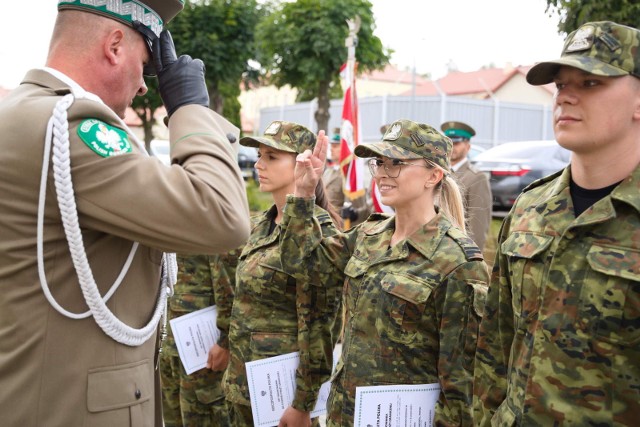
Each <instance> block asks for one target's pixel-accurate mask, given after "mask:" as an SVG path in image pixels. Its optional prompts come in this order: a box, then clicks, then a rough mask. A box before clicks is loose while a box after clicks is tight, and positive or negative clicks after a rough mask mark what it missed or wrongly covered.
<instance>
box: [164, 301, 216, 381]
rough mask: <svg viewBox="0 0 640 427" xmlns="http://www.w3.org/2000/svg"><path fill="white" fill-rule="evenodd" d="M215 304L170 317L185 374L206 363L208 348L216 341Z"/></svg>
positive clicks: (200, 367) (202, 366)
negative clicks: (173, 317)
mask: <svg viewBox="0 0 640 427" xmlns="http://www.w3.org/2000/svg"><path fill="white" fill-rule="evenodd" d="M217 317H218V309H217V308H216V306H215V305H212V306H211V307H207V308H203V309H202V310H198V311H194V312H192V313H189V314H185V315H184V316H180V317H176V318H175V319H171V320H170V321H169V323H170V324H171V332H172V333H173V338H174V339H175V341H176V347H177V348H178V354H179V355H180V361H181V362H182V366H184V370H185V371H186V372H187V375H189V374H191V373H192V372H195V371H197V370H198V369H202V368H204V367H205V366H206V365H207V358H208V356H209V349H210V348H211V347H212V346H213V345H214V344H215V343H217V342H218V339H219V338H220V330H219V329H218V327H217V326H216V318H217Z"/></svg>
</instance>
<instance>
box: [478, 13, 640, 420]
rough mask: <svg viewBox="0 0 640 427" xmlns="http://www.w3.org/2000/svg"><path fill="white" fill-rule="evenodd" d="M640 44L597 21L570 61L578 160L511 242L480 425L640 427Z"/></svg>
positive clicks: (481, 363)
mask: <svg viewBox="0 0 640 427" xmlns="http://www.w3.org/2000/svg"><path fill="white" fill-rule="evenodd" d="M639 47H640V31H638V30H637V29H635V28H629V27H626V26H623V25H618V24H616V23H613V22H590V23H587V24H584V25H582V26H581V27H580V28H579V29H578V30H577V31H575V32H573V33H571V34H570V35H569V37H568V38H567V40H566V42H565V44H564V47H563V49H562V55H561V58H560V59H558V60H554V61H547V62H542V63H540V64H537V65H535V66H534V67H533V68H531V70H529V73H528V74H527V81H528V82H529V83H531V84H534V85H542V84H546V83H551V82H553V83H555V85H556V94H555V102H554V106H553V110H554V111H553V127H554V132H555V137H556V140H557V141H558V143H559V144H560V145H561V146H563V147H565V148H567V149H569V150H571V151H573V154H572V159H571V164H570V165H569V166H568V167H567V168H565V169H564V170H562V171H560V172H558V173H556V174H554V175H551V176H549V177H546V178H543V179H541V180H539V181H537V182H534V183H533V184H531V185H530V186H529V187H528V188H526V189H525V190H524V192H523V193H522V194H521V195H520V197H519V198H518V199H517V201H516V203H515V205H514V206H513V209H512V210H511V212H510V213H509V215H508V216H507V217H506V218H505V220H504V222H503V225H502V229H501V231H500V235H499V245H498V249H499V250H498V253H497V256H496V267H495V268H494V270H493V277H492V281H491V287H490V290H489V295H488V300H487V306H486V311H485V316H484V319H483V321H482V325H481V333H480V339H479V343H478V351H477V356H476V375H475V383H474V393H475V395H476V398H477V399H476V401H475V411H476V417H477V421H478V423H479V424H480V425H483V426H488V425H526V426H529V425H541V426H551V425H576V426H586V425H600V426H605V425H608V426H611V425H626V426H636V425H638V414H640V388H638V384H640V192H639V190H640V166H639V164H640V143H639V142H640V49H639Z"/></svg>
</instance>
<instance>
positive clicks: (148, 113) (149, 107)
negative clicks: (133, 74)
mask: <svg viewBox="0 0 640 427" xmlns="http://www.w3.org/2000/svg"><path fill="white" fill-rule="evenodd" d="M144 81H145V83H146V85H147V88H148V89H149V90H148V91H147V93H146V95H144V96H136V97H135V98H133V102H132V103H131V108H133V111H135V113H136V115H137V116H138V118H139V119H140V121H141V122H142V129H143V131H144V142H145V145H146V146H147V151H148V150H149V142H150V141H151V140H152V139H153V131H152V129H153V126H154V125H155V123H156V119H155V117H154V115H155V113H156V110H157V109H158V108H160V107H162V99H161V98H160V93H159V92H158V80H157V79H156V78H155V77H145V78H144Z"/></svg>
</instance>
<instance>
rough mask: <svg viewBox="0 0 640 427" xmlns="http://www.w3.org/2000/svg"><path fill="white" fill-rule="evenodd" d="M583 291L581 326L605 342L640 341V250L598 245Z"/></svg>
mask: <svg viewBox="0 0 640 427" xmlns="http://www.w3.org/2000/svg"><path fill="white" fill-rule="evenodd" d="M587 261H588V262H589V266H590V267H591V271H589V272H588V274H587V277H586V278H585V281H584V283H583V285H582V287H581V290H580V303H579V304H580V307H579V311H578V326H579V327H580V329H584V330H588V331H590V332H591V333H592V334H593V335H594V336H596V337H598V339H601V340H603V341H607V342H611V343H619V344H636V343H638V342H639V341H640V328H638V325H639V324H640V251H638V250H636V249H632V248H625V247H620V246H607V245H598V244H594V245H592V246H591V249H590V250H589V253H588V254H587Z"/></svg>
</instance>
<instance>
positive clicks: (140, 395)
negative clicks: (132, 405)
mask: <svg viewBox="0 0 640 427" xmlns="http://www.w3.org/2000/svg"><path fill="white" fill-rule="evenodd" d="M135 396H136V399H140V398H141V397H142V392H141V391H140V389H136V392H135Z"/></svg>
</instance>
